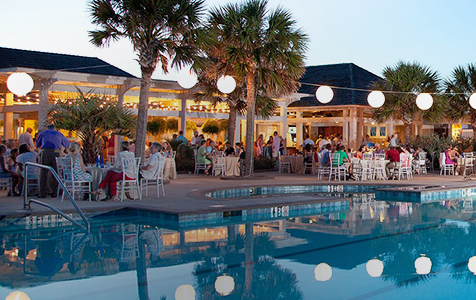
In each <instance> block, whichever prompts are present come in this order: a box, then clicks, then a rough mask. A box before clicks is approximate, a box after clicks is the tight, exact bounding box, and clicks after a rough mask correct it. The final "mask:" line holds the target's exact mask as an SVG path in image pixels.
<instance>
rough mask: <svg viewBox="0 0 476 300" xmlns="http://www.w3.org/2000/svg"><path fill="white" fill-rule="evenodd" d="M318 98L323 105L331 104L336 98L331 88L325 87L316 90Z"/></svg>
mask: <svg viewBox="0 0 476 300" xmlns="http://www.w3.org/2000/svg"><path fill="white" fill-rule="evenodd" d="M316 98H317V100H319V102H321V103H329V102H331V100H332V98H334V92H333V91H332V89H331V88H330V87H328V86H326V85H323V86H320V87H319V88H318V89H317V90H316Z"/></svg>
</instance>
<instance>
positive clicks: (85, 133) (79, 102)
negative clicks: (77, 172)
mask: <svg viewBox="0 0 476 300" xmlns="http://www.w3.org/2000/svg"><path fill="white" fill-rule="evenodd" d="M105 98H106V96H95V95H91V94H84V93H82V92H81V91H79V90H78V94H77V97H76V98H72V99H65V100H60V101H59V102H57V103H56V104H54V105H53V106H52V107H51V109H50V112H49V114H48V117H49V121H50V122H52V123H53V124H55V126H56V127H57V128H60V129H64V130H70V131H76V132H77V134H78V137H79V138H80V140H81V144H82V148H83V155H84V159H85V161H86V162H87V163H94V161H95V159H96V157H97V155H98V154H100V153H101V150H100V145H101V142H102V141H101V140H100V138H101V136H102V135H103V134H105V133H109V132H114V133H116V134H119V135H124V136H128V137H132V135H133V131H134V129H135V124H136V122H137V119H136V116H134V114H133V113H132V112H130V111H129V110H128V109H126V108H124V107H122V106H118V104H117V102H116V101H110V102H109V103H108V104H107V105H105V104H104V101H105Z"/></svg>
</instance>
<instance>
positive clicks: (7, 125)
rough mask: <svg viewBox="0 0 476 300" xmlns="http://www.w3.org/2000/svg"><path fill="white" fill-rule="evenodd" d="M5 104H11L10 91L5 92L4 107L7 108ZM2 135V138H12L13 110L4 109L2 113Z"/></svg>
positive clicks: (11, 96) (11, 95)
mask: <svg viewBox="0 0 476 300" xmlns="http://www.w3.org/2000/svg"><path fill="white" fill-rule="evenodd" d="M7 106H13V94H12V93H5V105H4V109H5V108H7ZM3 135H4V136H3V138H4V139H11V138H13V112H6V110H4V113H3Z"/></svg>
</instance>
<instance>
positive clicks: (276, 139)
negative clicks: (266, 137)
mask: <svg viewBox="0 0 476 300" xmlns="http://www.w3.org/2000/svg"><path fill="white" fill-rule="evenodd" d="M273 135H274V138H273V158H277V157H278V156H279V147H280V146H281V139H280V138H279V136H278V132H277V131H275V132H274V134H273Z"/></svg>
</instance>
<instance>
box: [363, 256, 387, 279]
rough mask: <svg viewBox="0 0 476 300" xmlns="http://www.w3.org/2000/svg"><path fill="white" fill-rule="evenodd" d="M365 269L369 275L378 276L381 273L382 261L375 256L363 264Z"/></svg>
mask: <svg viewBox="0 0 476 300" xmlns="http://www.w3.org/2000/svg"><path fill="white" fill-rule="evenodd" d="M365 269H366V270H367V273H369V275H370V277H380V275H382V273H383V262H382V261H381V260H378V259H376V258H374V259H371V260H369V261H368V262H367V264H366V265H365Z"/></svg>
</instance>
